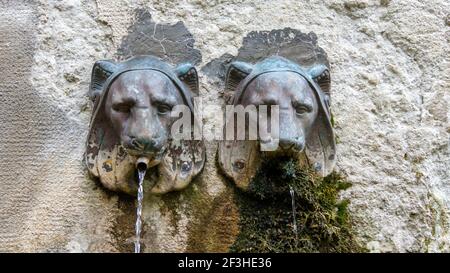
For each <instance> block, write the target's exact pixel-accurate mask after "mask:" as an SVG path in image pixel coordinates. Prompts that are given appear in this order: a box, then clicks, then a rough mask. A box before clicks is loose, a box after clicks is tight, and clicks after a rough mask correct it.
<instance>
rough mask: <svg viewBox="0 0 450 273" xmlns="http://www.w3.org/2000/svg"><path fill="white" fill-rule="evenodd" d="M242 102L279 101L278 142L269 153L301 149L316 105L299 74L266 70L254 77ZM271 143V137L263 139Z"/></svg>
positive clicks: (251, 103)
mask: <svg viewBox="0 0 450 273" xmlns="http://www.w3.org/2000/svg"><path fill="white" fill-rule="evenodd" d="M241 103H242V104H243V105H244V106H247V105H255V106H260V105H267V106H268V107H269V106H272V105H278V107H279V134H278V145H276V146H275V147H277V148H276V149H275V150H274V151H270V152H266V153H268V154H277V155H280V154H283V155H290V154H294V153H298V152H302V151H303V150H304V148H305V145H306V139H307V138H308V135H309V132H310V129H311V126H312V125H313V123H314V121H315V119H316V118H317V113H318V105H317V100H316V98H315V95H314V93H313V90H312V89H311V87H310V86H309V84H308V83H307V82H306V80H305V79H304V78H303V77H301V76H300V75H298V74H296V73H293V72H286V71H283V72H272V73H266V74H263V75H261V76H259V77H257V78H256V79H255V80H253V81H252V82H251V83H250V84H249V85H248V87H247V88H246V90H245V92H244V93H243V96H242V100H241ZM259 141H260V142H264V143H263V144H266V145H270V143H268V142H271V141H274V140H273V139H267V140H263V139H260V140H259Z"/></svg>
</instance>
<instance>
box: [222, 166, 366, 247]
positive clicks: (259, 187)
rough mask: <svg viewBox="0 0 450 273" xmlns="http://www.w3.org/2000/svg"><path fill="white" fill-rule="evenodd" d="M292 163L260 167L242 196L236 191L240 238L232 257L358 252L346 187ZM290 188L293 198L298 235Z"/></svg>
mask: <svg viewBox="0 0 450 273" xmlns="http://www.w3.org/2000/svg"><path fill="white" fill-rule="evenodd" d="M298 166H299V164H297V162H295V161H294V160H292V159H289V158H283V159H277V160H276V161H273V160H272V161H270V162H266V163H263V165H262V167H261V168H260V171H258V172H257V174H256V176H255V178H254V179H253V181H252V183H251V184H250V187H249V191H248V192H246V193H243V192H240V191H236V195H237V200H238V204H239V211H240V233H239V235H238V237H237V239H236V241H235V243H234V244H233V245H232V247H231V248H230V251H231V252H363V251H365V250H364V249H363V248H362V247H361V246H359V245H358V243H357V242H356V240H355V236H354V232H353V231H352V227H351V221H350V216H349V214H348V211H347V207H348V205H349V201H348V200H343V201H340V202H339V201H338V193H339V191H340V190H344V189H347V188H348V187H350V186H351V184H350V183H348V182H346V181H345V180H344V179H343V178H342V177H341V176H339V175H338V174H336V173H332V174H331V175H329V176H327V177H325V178H321V177H318V176H317V175H315V174H314V173H313V172H312V171H309V170H301V169H300V168H299V167H298ZM290 187H291V188H292V189H293V190H294V192H295V204H296V205H295V216H296V221H297V227H298V228H297V234H295V233H294V229H293V215H292V214H293V213H292V205H291V204H292V203H291V202H292V199H291V195H290V192H289V189H290Z"/></svg>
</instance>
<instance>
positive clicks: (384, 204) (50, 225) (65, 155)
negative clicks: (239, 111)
mask: <svg viewBox="0 0 450 273" xmlns="http://www.w3.org/2000/svg"><path fill="white" fill-rule="evenodd" d="M137 9H141V10H142V9H143V10H147V11H149V12H150V13H151V15H152V20H154V21H155V22H156V23H159V24H164V25H167V24H175V23H177V22H179V21H182V22H183V23H184V24H185V26H186V27H187V29H188V30H189V31H190V32H191V33H192V35H193V38H194V39H195V42H194V48H195V49H198V50H199V51H200V52H201V62H200V63H199V64H198V67H199V68H201V67H202V66H204V65H206V64H208V63H209V62H210V61H212V60H214V59H216V58H219V57H221V56H222V55H224V54H227V53H228V54H232V55H236V54H237V53H238V49H239V48H240V46H241V44H242V39H243V37H245V36H246V35H247V34H248V33H249V32H250V31H254V30H272V29H281V28H284V27H291V28H294V29H298V30H300V31H302V32H304V33H309V32H310V31H313V32H314V33H315V34H316V35H317V37H318V41H319V45H320V46H321V47H322V48H323V49H325V51H326V52H327V54H328V59H329V61H330V64H331V68H332V84H333V85H332V100H333V105H332V109H333V113H334V115H335V120H336V125H335V126H336V134H337V136H338V164H337V169H338V170H339V171H340V172H341V173H343V174H345V175H346V176H347V178H348V180H349V181H351V182H352V183H353V187H351V188H350V189H348V190H346V191H345V192H344V193H343V197H345V198H350V200H351V204H350V210H351V213H352V215H353V219H354V222H355V223H354V224H355V228H356V230H357V233H358V235H359V240H360V241H361V242H362V243H363V244H364V245H366V246H367V247H368V248H369V249H370V250H372V251H446V252H448V251H450V234H449V231H450V222H449V216H450V211H449V210H450V174H449V172H448V168H449V166H450V146H449V140H450V139H449V134H450V122H449V118H450V114H449V107H450V106H449V101H450V79H449V77H450V67H449V56H450V54H449V53H450V52H449V48H450V47H449V41H450V19H449V18H450V15H449V14H448V11H449V10H450V3H449V2H448V1H445V0H433V1H426V2H423V3H422V1H415V0H412V1H407V0H398V1H396V0H392V1H389V0H380V1H367V0H330V1H296V0H281V1H168V0H164V1H144V0H142V1H125V0H114V1H112V0H108V1H106V0H96V1H94V0H85V1H75V0H61V1H56V0H50V1H48V0H46V1H25V0H24V1H21V3H18V1H12V0H11V1H7V0H4V1H0V14H1V17H0V33H1V37H0V59H1V62H0V66H1V70H2V73H1V74H0V192H1V195H2V198H1V199H0V251H39V252H45V251H88V252H92V251H132V249H133V246H132V236H133V232H134V230H133V225H134V217H135V216H134V209H135V208H134V204H133V200H132V199H130V198H128V197H125V196H122V195H117V194H114V193H111V192H107V191H106V190H104V189H103V188H102V187H101V186H100V185H99V184H98V183H97V182H95V181H93V180H91V179H89V178H88V177H87V174H86V172H85V170H84V168H83V165H82V162H81V159H82V154H83V149H84V141H85V137H86V134H87V129H88V122H89V117H90V111H91V108H90V107H91V105H90V103H89V101H88V99H87V97H86V94H87V90H88V85H89V78H90V69H91V67H92V64H93V63H94V61H95V60H97V59H102V58H119V57H120V54H119V53H120V50H119V49H120V47H121V45H122V43H123V41H124V39H125V38H126V37H127V36H128V34H129V32H130V31H131V30H132V29H133V25H134V24H135V23H136V16H135V15H136V10H137ZM156 31H158V28H156ZM158 39H159V38H158ZM159 40H160V42H161V44H162V47H163V46H164V41H163V40H161V39H159ZM200 76H201V87H202V88H201V96H202V97H203V98H204V103H213V104H221V103H222V99H221V98H220V96H219V95H218V93H219V91H220V90H218V88H217V85H218V84H219V83H218V80H217V79H215V78H214V77H206V75H204V74H200ZM205 122H208V124H210V126H213V125H214V124H215V122H217V120H216V117H215V115H214V113H210V115H207V116H206V117H205ZM207 148H208V151H207V157H208V162H207V164H206V166H205V169H204V171H203V174H202V175H201V176H200V177H199V179H198V180H197V181H195V182H194V183H193V184H192V185H191V186H190V187H189V188H188V189H187V190H186V191H184V192H182V193H174V194H170V195H168V196H164V197H152V196H146V198H145V204H144V232H143V236H144V238H143V241H144V249H145V251H149V252H156V251H224V250H226V248H227V247H228V245H229V244H230V243H232V241H233V238H234V237H235V236H236V233H237V230H238V229H237V224H236V218H237V216H236V214H237V209H236V206H235V204H234V202H233V200H232V194H231V191H232V188H231V185H230V184H229V183H227V182H225V181H224V180H223V178H222V177H221V175H220V174H218V172H217V169H216V165H215V162H214V158H215V151H216V150H215V149H216V145H215V144H214V143H207Z"/></svg>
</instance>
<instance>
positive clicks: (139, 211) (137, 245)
mask: <svg viewBox="0 0 450 273" xmlns="http://www.w3.org/2000/svg"><path fill="white" fill-rule="evenodd" d="M145 171H146V170H145V169H138V177H139V188H138V194H137V202H138V205H137V210H136V241H135V243H134V253H140V252H141V242H140V240H141V228H142V200H143V199H144V177H145Z"/></svg>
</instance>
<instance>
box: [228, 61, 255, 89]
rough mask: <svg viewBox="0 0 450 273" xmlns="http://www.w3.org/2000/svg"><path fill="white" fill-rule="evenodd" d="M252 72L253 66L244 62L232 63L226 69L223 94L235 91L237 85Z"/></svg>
mask: <svg viewBox="0 0 450 273" xmlns="http://www.w3.org/2000/svg"><path fill="white" fill-rule="evenodd" d="M252 70H253V65H252V64H249V63H245V62H238V61H236V62H232V63H231V64H230V66H229V67H228V71H227V74H226V82H225V93H228V92H234V91H236V88H237V86H238V85H239V83H240V82H241V81H242V80H243V79H245V77H247V76H248V75H249V74H250V73H251V72H252Z"/></svg>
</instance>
